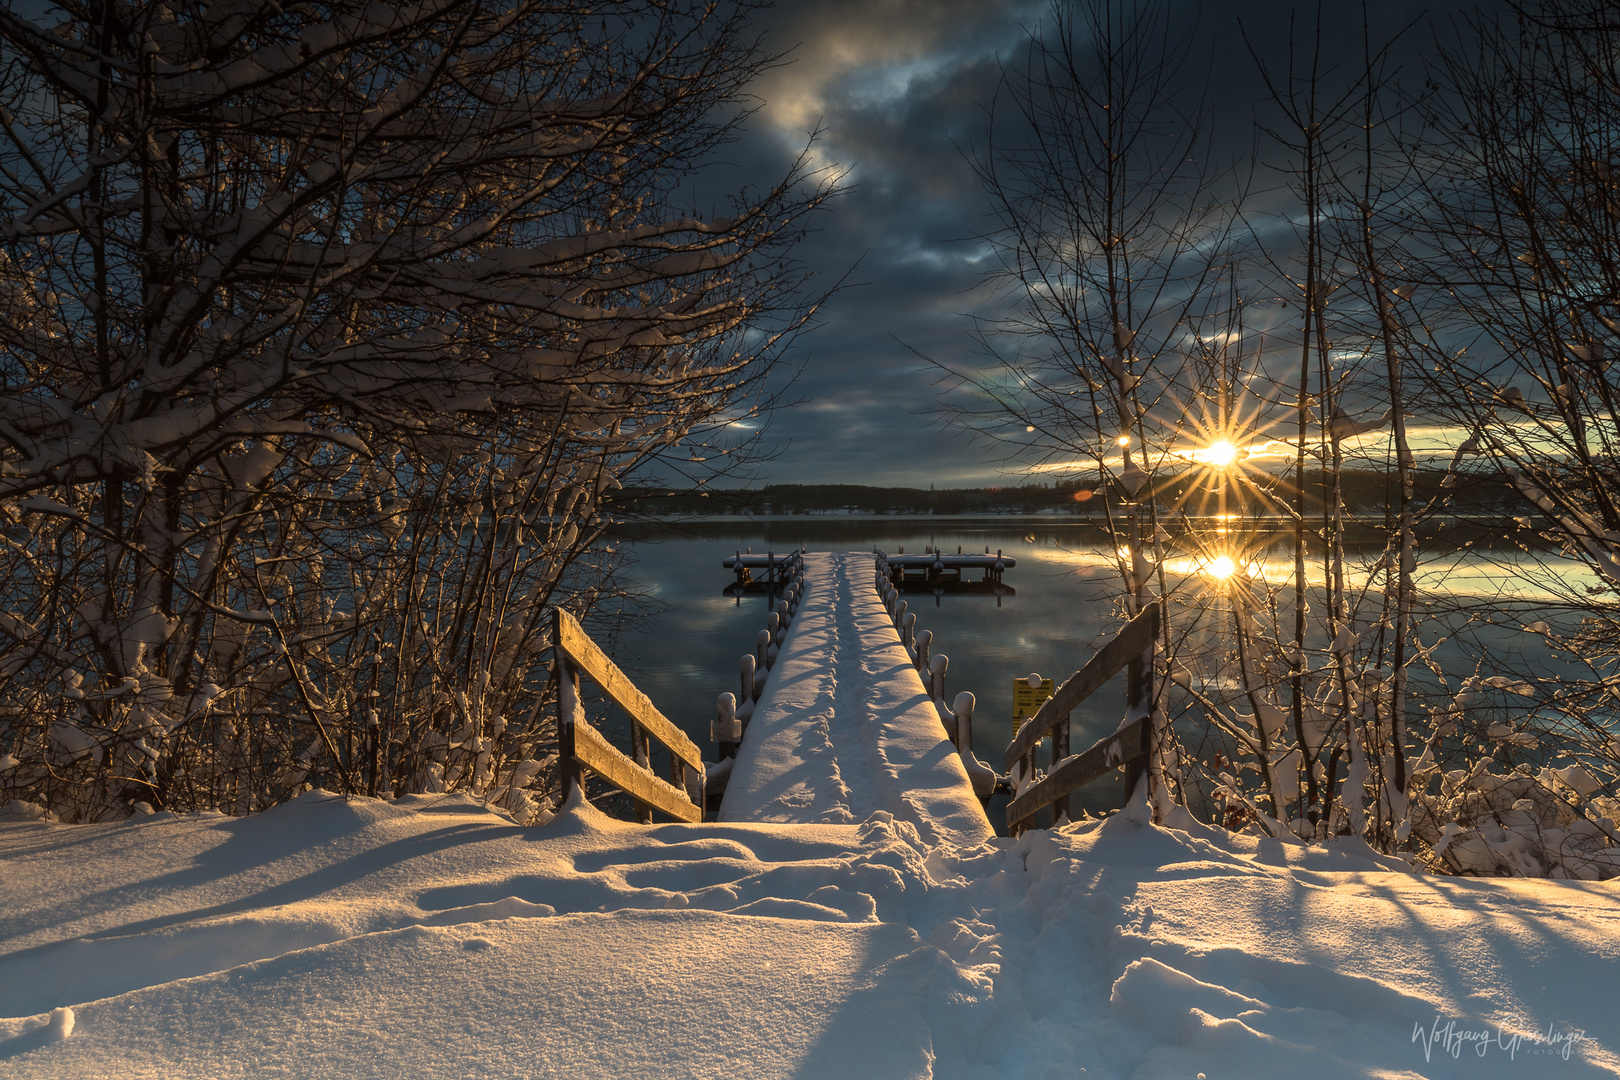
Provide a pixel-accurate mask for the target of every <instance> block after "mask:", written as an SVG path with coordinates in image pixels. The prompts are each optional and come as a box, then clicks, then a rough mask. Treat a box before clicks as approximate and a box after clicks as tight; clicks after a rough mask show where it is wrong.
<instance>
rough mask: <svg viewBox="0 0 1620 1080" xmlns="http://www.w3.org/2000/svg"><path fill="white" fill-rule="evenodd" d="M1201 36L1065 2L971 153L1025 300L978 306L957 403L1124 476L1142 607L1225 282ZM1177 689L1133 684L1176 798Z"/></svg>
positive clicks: (1127, 570) (1133, 606)
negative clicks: (986, 312)
mask: <svg viewBox="0 0 1620 1080" xmlns="http://www.w3.org/2000/svg"><path fill="white" fill-rule="evenodd" d="M1195 40H1196V35H1195V33H1194V32H1193V31H1192V30H1191V29H1185V30H1180V29H1176V28H1175V24H1174V20H1173V19H1172V16H1171V11H1170V8H1169V6H1168V4H1164V3H1153V4H1147V5H1128V4H1121V3H1115V2H1113V0H1088V2H1083V3H1074V4H1070V3H1064V2H1061V0H1059V2H1054V3H1053V4H1052V5H1051V7H1050V9H1049V15H1048V19H1047V21H1046V23H1045V24H1044V25H1041V26H1038V27H1036V28H1035V29H1034V30H1033V31H1032V33H1031V35H1030V40H1029V44H1028V47H1027V49H1026V51H1025V54H1024V56H1023V57H1022V59H1021V61H1020V63H1019V64H1018V65H1017V66H1016V67H1013V68H1010V69H1008V70H1007V72H1006V73H1005V76H1004V79H1003V82H1002V87H1001V91H1000V93H999V95H998V100H997V103H996V106H995V109H994V110H993V113H992V119H991V127H990V131H989V136H988V138H987V141H986V144H985V146H984V148H983V149H982V151H981V152H979V153H978V154H977V155H976V156H975V157H974V160H973V163H974V167H975V169H976V171H977V173H978V175H979V179H980V181H981V183H982V185H983V187H984V190H985V192H986V193H987V194H988V195H989V197H990V201H991V203H992V205H993V207H994V208H995V212H996V214H997V217H998V228H997V230H996V231H995V232H993V233H992V234H990V236H989V237H988V239H989V240H990V242H991V243H992V245H993V246H994V248H995V250H996V252H997V255H998V257H999V265H998V267H997V269H996V270H995V271H994V273H993V277H994V279H995V280H996V282H997V284H998V285H1000V286H1001V287H1002V288H1003V289H1004V290H1005V292H1006V293H1007V294H1010V296H1011V297H1012V306H1013V308H1014V313H1013V314H1010V315H1008V316H1007V317H1005V318H1002V319H998V320H995V321H993V322H990V323H987V324H984V325H983V326H981V332H980V335H979V337H980V340H981V342H982V343H983V344H984V346H985V349H986V352H987V354H988V355H989V357H990V361H991V362H990V364H989V365H988V366H987V367H983V368H979V369H976V370H965V369H963V370H955V371H953V372H952V373H951V374H952V375H953V377H954V381H955V384H956V388H957V389H956V392H955V393H954V394H953V395H952V397H951V398H950V407H951V408H952V409H953V411H954V412H955V413H956V414H957V415H959V416H962V417H964V418H965V419H967V421H968V422H969V423H971V424H973V425H974V427H975V428H976V429H977V430H978V431H980V432H981V433H982V434H985V435H987V436H989V437H991V438H993V439H997V440H1000V441H1002V442H1004V443H1005V444H1007V445H1008V447H1009V449H1010V450H1011V451H1012V452H1014V453H1018V454H1020V455H1022V457H1023V458H1024V460H1025V461H1027V460H1028V459H1029V458H1030V457H1031V456H1034V457H1036V458H1039V459H1042V460H1044V461H1045V462H1046V463H1048V465H1049V466H1050V467H1056V468H1058V469H1060V470H1061V471H1069V472H1071V473H1074V474H1082V473H1085V472H1088V471H1089V472H1091V474H1092V475H1094V476H1098V475H1099V474H1100V478H1101V479H1107V478H1109V477H1112V479H1113V481H1114V482H1115V484H1116V485H1117V491H1118V492H1119V493H1120V494H1121V495H1122V496H1123V498H1122V500H1121V501H1120V502H1119V503H1118V505H1116V504H1115V503H1114V501H1113V500H1112V499H1111V498H1105V499H1104V505H1105V506H1106V514H1107V519H1108V523H1109V528H1110V530H1111V531H1112V532H1113V533H1114V534H1115V536H1116V538H1117V541H1118V542H1117V545H1116V550H1118V551H1119V552H1120V556H1119V572H1120V575H1121V581H1122V583H1123V585H1124V590H1123V591H1124V595H1125V598H1126V603H1125V606H1126V610H1127V613H1128V614H1134V613H1135V612H1137V611H1139V610H1141V608H1142V607H1143V605H1145V604H1146V603H1147V602H1148V601H1149V600H1150V599H1152V597H1153V596H1154V595H1155V594H1159V593H1162V592H1163V587H1164V581H1163V573H1162V566H1161V563H1162V559H1161V557H1160V556H1161V554H1162V553H1160V552H1159V551H1158V550H1157V545H1158V540H1157V537H1158V536H1159V535H1160V528H1159V523H1158V521H1157V518H1156V516H1155V511H1154V506H1153V499H1152V492H1153V482H1152V478H1153V475H1154V473H1155V472H1156V470H1157V469H1158V468H1159V467H1160V465H1161V464H1162V462H1163V460H1164V457H1165V440H1164V435H1165V433H1166V432H1167V431H1169V430H1171V429H1172V428H1173V427H1174V426H1175V424H1176V423H1177V421H1178V419H1179V417H1180V415H1181V410H1180V409H1179V408H1177V409H1175V410H1174V415H1169V416H1161V414H1159V413H1156V412H1155V411H1154V407H1155V405H1156V404H1158V403H1160V402H1161V401H1170V400H1172V398H1167V397H1166V395H1167V394H1170V393H1172V387H1173V386H1174V384H1175V383H1176V381H1177V379H1178V378H1180V377H1181V376H1182V374H1183V371H1182V367H1183V351H1184V349H1185V347H1186V344H1187V340H1188V338H1190V337H1192V336H1195V324H1196V323H1197V322H1198V321H1199V319H1200V318H1201V317H1203V316H1204V315H1205V314H1206V309H1207V308H1208V307H1209V305H1211V304H1212V303H1213V300H1212V296H1213V295H1215V294H1216V293H1218V291H1219V290H1218V289H1215V288H1214V286H1216V285H1218V284H1219V278H1218V268H1219V266H1220V259H1221V255H1222V250H1221V249H1222V237H1223V234H1224V233H1223V230H1224V226H1225V221H1224V220H1223V219H1222V218H1221V217H1220V216H1219V215H1217V214H1216V213H1214V212H1213V211H1212V208H1211V205H1210V204H1211V203H1212V201H1213V199H1214V181H1215V177H1214V172H1213V170H1212V169H1211V168H1210V167H1209V165H1208V161H1209V153H1208V139H1209V131H1210V126H1209V124H1208V122H1207V115H1206V102H1205V96H1204V95H1203V93H1202V92H1201V89H1202V88H1201V86H1200V85H1199V84H1198V82H1197V76H1196V72H1197V70H1198V65H1196V64H1193V63H1189V61H1190V60H1191V59H1192V56H1193V52H1192V50H1193V43H1194V41H1195ZM1161 689H1162V688H1161ZM1133 694H1134V691H1133ZM1163 706H1164V702H1163V695H1162V692H1161V693H1159V694H1158V695H1156V696H1155V699H1154V700H1153V701H1148V700H1146V699H1143V700H1139V701H1138V700H1133V702H1132V708H1133V709H1140V710H1142V711H1144V712H1148V711H1151V712H1152V713H1153V714H1154V715H1155V717H1156V725H1157V729H1158V745H1160V746H1161V747H1162V748H1163V749H1164V753H1163V754H1161V755H1159V756H1158V757H1156V759H1155V761H1154V763H1153V765H1152V767H1151V770H1150V776H1151V778H1152V785H1153V791H1154V798H1155V802H1156V806H1157V808H1158V810H1159V811H1160V812H1161V813H1162V812H1165V811H1167V810H1168V808H1169V807H1170V805H1171V800H1172V798H1173V797H1174V794H1175V785H1176V780H1175V772H1176V765H1175V763H1174V754H1175V748H1174V746H1173V745H1172V738H1171V731H1170V728H1169V724H1168V721H1167V719H1166V716H1165V712H1164V707H1163Z"/></svg>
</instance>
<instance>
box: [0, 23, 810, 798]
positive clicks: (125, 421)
mask: <svg viewBox="0 0 1620 1080" xmlns="http://www.w3.org/2000/svg"><path fill="white" fill-rule="evenodd" d="M747 14H748V12H747V10H746V8H739V9H732V11H731V14H721V13H719V12H718V11H717V9H715V8H714V7H713V6H712V5H706V4H703V3H698V2H691V3H685V2H680V3H673V4H672V3H663V2H655V0H618V2H610V3H607V4H604V5H596V6H594V7H593V8H592V9H591V10H590V11H588V12H587V11H586V10H585V9H584V8H583V7H582V6H579V5H573V4H561V5H559V4H552V3H541V2H522V0H520V2H519V3H517V4H515V5H514V4H502V5H490V4H487V3H484V2H481V0H437V2H434V3H429V4H425V5H413V6H409V7H391V6H387V5H377V4H371V3H361V2H359V0H354V2H349V0H334V2H331V3H325V4H319V5H316V4H292V5H278V4H275V3H256V2H241V3H232V2H226V3H212V4H207V5H202V4H191V3H173V2H144V3H129V2H119V0H104V2H92V3H72V2H69V3H63V4H60V5H55V6H50V7H47V8H46V9H45V10H43V11H41V12H35V11H34V10H33V9H29V14H26V15H25V14H24V13H23V12H22V10H21V9H20V8H18V7H15V6H8V7H7V8H6V9H5V10H4V11H3V12H0V70H3V71H4V72H5V86H4V88H3V89H0V95H3V98H4V100H3V110H0V135H3V139H0V245H3V247H0V259H3V260H4V265H3V268H0V269H3V272H0V280H3V282H4V284H5V288H6V294H5V298H4V300H3V301H0V377H3V379H4V387H3V393H0V506H3V507H4V510H5V512H6V513H7V514H8V516H9V517H10V518H11V520H12V521H13V522H15V523H17V525H16V526H14V528H13V533H12V535H11V536H10V537H9V538H8V540H7V544H8V547H7V554H8V557H7V559H6V560H5V563H6V566H5V573H6V574H7V575H8V583H9V584H10V585H11V586H12V589H11V591H10V592H8V594H7V606H8V608H9V609H10V610H8V611H7V612H5V614H4V625H3V626H0V679H3V680H4V681H3V683H0V686H3V690H0V694H3V696H4V698H5V701H6V708H7V709H8V710H9V712H8V715H7V716H6V717H5V719H3V720H0V748H4V749H5V750H6V751H7V753H8V756H9V760H10V761H11V762H13V763H14V764H13V765H12V767H11V768H10V769H9V770H6V771H0V785H3V786H4V787H5V788H6V789H7V790H9V791H10V792H12V793H13V794H14V795H16V796H19V797H24V798H29V799H37V800H39V801H42V802H45V803H49V804H51V805H53V806H61V807H63V808H64V809H65V810H66V811H67V812H70V813H74V814H77V815H79V816H81V817H95V816H99V815H104V814H109V813H119V812H124V811H126V810H127V807H128V806H129V805H130V804H131V803H134V802H145V803H149V804H151V805H154V806H197V805H221V806H226V805H228V806H230V807H240V808H252V807H255V806H258V805H262V804H263V803H264V802H265V801H273V800H274V799H276V798H280V797H282V796H284V795H285V794H286V793H287V792H288V791H289V790H293V789H295V788H296V787H297V785H299V784H301V783H307V782H309V780H310V779H312V778H314V779H321V780H322V781H323V782H328V783H335V784H337V785H338V786H340V787H342V788H344V789H345V790H379V789H388V788H391V789H393V790H414V789H417V788H419V787H421V786H423V785H428V786H431V785H433V784H442V785H446V786H452V787H453V786H456V785H458V784H467V783H469V782H471V786H473V787H475V788H478V789H480V790H490V789H491V788H492V787H495V788H498V787H500V785H501V784H503V783H504V784H505V785H506V787H507V788H510V789H513V790H516V788H518V787H522V786H525V785H526V784H527V783H528V782H529V780H532V779H533V777H535V776H536V775H537V774H538V773H539V771H540V765H541V764H543V761H544V743H545V739H544V736H543V732H542V731H541V730H540V728H539V726H538V723H539V721H538V717H539V716H540V715H541V714H542V712H543V710H540V709H539V708H538V705H539V702H540V698H541V697H542V696H543V694H544V672H543V671H539V672H538V674H537V673H536V668H537V666H538V665H537V660H538V654H539V651H540V650H541V648H542V647H543V645H544V643H543V642H542V641H541V640H540V637H539V634H538V625H539V624H538V620H539V617H540V612H541V610H542V609H543V608H544V606H545V605H546V604H548V603H556V602H570V603H575V602H581V603H583V602H588V600H589V597H590V595H591V590H592V589H593V588H595V587H597V586H595V585H593V584H591V582H592V581H594V580H597V579H596V578H595V577H594V575H593V574H592V573H591V572H590V571H589V570H588V568H587V563H589V562H591V561H593V560H594V559H595V556H589V555H588V553H590V552H592V551H594V550H595V548H596V545H597V541H598V540H599V538H600V535H601V530H602V525H603V521H604V509H605V506H606V504H607V503H608V502H609V501H610V499H611V492H612V490H613V489H614V488H615V486H616V484H617V483H618V482H619V478H620V477H622V476H625V475H627V474H628V473H629V472H630V471H632V470H634V469H635V468H636V467H638V465H640V464H643V463H645V462H647V461H648V460H649V459H651V458H653V457H655V456H659V455H664V456H669V455H671V454H674V453H677V452H680V453H685V454H686V455H687V456H690V457H695V458H702V457H706V456H708V455H706V454H701V453H693V452H691V451H688V450H683V449H682V448H683V447H687V446H690V445H691V443H692V441H693V440H694V439H695V440H697V441H699V442H702V441H704V440H705V439H707V438H708V437H709V436H711V435H713V434H714V433H716V432H724V430H726V427H727V425H728V424H729V423H730V422H731V421H732V420H735V419H738V418H740V417H741V416H743V415H746V414H747V412H748V411H749V410H750V409H753V408H756V407H757V406H758V404H759V402H758V400H757V393H756V392H757V388H758V387H759V385H760V380H761V378H762V376H763V374H764V373H765V372H766V371H767V370H768V369H769V367H770V364H771V361H772V357H773V356H774V355H775V353H774V347H775V345H776V344H777V343H778V341H779V340H780V336H781V335H782V334H784V333H791V332H792V330H793V328H794V327H795V326H797V325H800V324H801V323H802V319H803V318H804V317H805V309H804V306H803V301H802V295H801V292H800V289H799V286H800V284H801V282H802V280H803V275H802V273H801V272H800V271H799V270H797V269H796V268H795V266H794V265H793V264H792V263H791V261H790V260H789V259H788V258H787V251H788V249H789V247H790V246H791V244H792V243H793V241H794V240H795V239H796V237H797V236H798V235H799V233H800V231H801V230H802V228H803V227H804V222H805V215H806V213H807V212H809V211H811V210H813V209H814V208H815V207H817V206H819V205H820V204H821V203H822V202H823V200H824V199H825V198H827V197H828V195H829V194H830V193H831V191H832V182H831V180H830V178H827V177H825V176H822V177H809V176H807V175H806V174H805V173H804V172H803V170H802V169H797V168H796V169H795V170H794V171H793V172H792V173H791V174H790V175H788V176H787V177H786V178H785V179H784V180H783V181H782V183H781V184H779V185H778V186H777V187H775V188H774V189H772V190H768V191H759V192H744V193H742V194H741V195H739V196H738V197H737V198H735V199H734V200H733V204H732V205H731V206H729V207H727V208H726V212H725V213H724V214H723V215H721V214H708V215H699V214H696V213H693V212H676V211H675V210H674V207H675V197H676V189H677V186H678V185H679V184H680V183H681V182H682V180H683V178H686V177H689V176H690V175H691V173H692V171H693V170H694V169H696V168H698V167H699V166H700V165H701V164H702V163H703V162H704V161H705V160H706V159H707V158H708V157H709V156H710V155H712V153H713V151H714V150H715V149H716V148H717V147H719V146H720V145H722V144H723V143H724V142H725V141H726V140H727V138H728V137H729V135H730V133H731V131H732V129H733V125H734V124H735V122H736V121H737V119H738V118H739V116H740V115H741V109H740V106H741V104H742V101H743V99H742V93H743V88H744V86H745V85H746V84H747V83H748V81H749V80H750V79H751V78H752V77H753V76H754V75H755V74H756V73H757V72H758V71H759V70H760V69H761V68H762V67H763V66H765V65H767V64H769V63H771V62H772V58H771V57H770V56H768V55H766V54H764V53H762V52H761V51H760V50H759V48H758V47H757V44H756V42H755V41H754V40H753V39H751V38H750V37H748V36H747V32H746V24H745V19H746V16H747ZM696 464H698V465H699V467H701V465H702V463H701V462H698V463H696ZM521 725H527V726H526V727H523V728H522V733H521V735H519V734H517V731H518V728H519V726H521ZM305 744H308V745H307V747H306V745H305ZM457 748H459V752H461V753H462V755H463V756H464V757H466V758H467V759H468V763H464V764H462V765H458V764H455V763H454V761H453V760H452V758H454V756H455V755H454V754H453V753H452V752H451V751H453V750H457ZM503 754H504V755H505V757H504V760H506V762H507V765H506V771H505V772H504V773H502V772H501V769H500V765H499V763H500V761H501V760H503V758H502V755H503ZM18 763H20V764H18ZM222 769H223V770H224V772H225V773H227V774H229V776H230V777H231V778H232V779H231V781H230V786H231V787H232V791H231V792H230V793H226V792H225V791H224V789H223V788H222V787H221V784H223V783H224V781H222V780H221V779H220V778H219V773H220V770H222ZM311 770H313V771H311ZM520 777H522V778H523V783H522V784H520V783H518V782H517V780H518V778H520ZM471 778H476V782H472V781H471ZM516 804H517V803H516V802H514V805H516Z"/></svg>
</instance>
